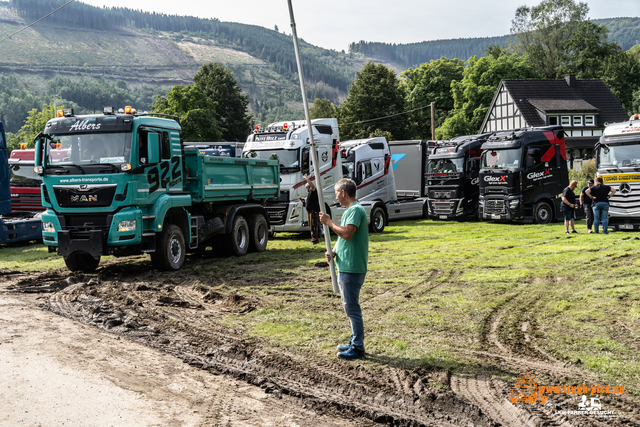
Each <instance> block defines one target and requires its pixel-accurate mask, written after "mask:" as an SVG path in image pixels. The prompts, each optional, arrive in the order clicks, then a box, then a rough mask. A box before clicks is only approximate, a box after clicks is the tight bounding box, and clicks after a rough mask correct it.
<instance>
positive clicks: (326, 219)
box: [318, 212, 331, 226]
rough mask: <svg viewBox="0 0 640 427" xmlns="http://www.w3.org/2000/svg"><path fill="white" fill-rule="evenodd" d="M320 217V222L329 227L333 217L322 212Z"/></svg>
mask: <svg viewBox="0 0 640 427" xmlns="http://www.w3.org/2000/svg"><path fill="white" fill-rule="evenodd" d="M318 215H319V216H320V222H321V223H322V224H324V225H327V226H328V225H329V223H330V222H331V217H330V216H329V215H327V214H326V213H322V212H320V213H319V214H318Z"/></svg>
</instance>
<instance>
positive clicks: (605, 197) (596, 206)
mask: <svg viewBox="0 0 640 427" xmlns="http://www.w3.org/2000/svg"><path fill="white" fill-rule="evenodd" d="M596 182H597V184H596V185H594V186H593V187H591V188H589V189H587V191H586V192H585V194H586V195H587V196H589V197H591V200H593V224H594V225H595V231H596V234H598V232H599V231H598V230H599V227H600V222H602V231H603V232H604V234H609V231H608V230H607V226H608V225H609V218H608V215H609V198H610V197H611V196H613V195H614V194H616V189H615V188H611V187H609V186H608V185H605V184H604V180H603V179H602V177H601V176H599V177H597V178H596Z"/></svg>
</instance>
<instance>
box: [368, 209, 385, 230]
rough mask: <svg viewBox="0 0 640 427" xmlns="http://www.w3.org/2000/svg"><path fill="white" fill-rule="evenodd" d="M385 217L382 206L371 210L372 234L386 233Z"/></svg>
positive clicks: (370, 225) (370, 226)
mask: <svg viewBox="0 0 640 427" xmlns="http://www.w3.org/2000/svg"><path fill="white" fill-rule="evenodd" d="M384 221H385V215H384V210H383V209H382V208H381V207H380V206H376V207H374V208H373V209H372V210H371V223H370V224H369V231H371V232H372V233H382V232H383V231H384Z"/></svg>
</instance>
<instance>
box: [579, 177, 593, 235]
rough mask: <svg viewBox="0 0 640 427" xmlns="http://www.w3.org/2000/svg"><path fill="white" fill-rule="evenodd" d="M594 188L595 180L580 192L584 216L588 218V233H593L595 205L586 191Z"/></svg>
mask: <svg viewBox="0 0 640 427" xmlns="http://www.w3.org/2000/svg"><path fill="white" fill-rule="evenodd" d="M591 187H593V180H592V179H590V180H589V181H587V186H586V187H582V190H581V191H580V204H581V205H582V207H583V208H584V214H585V216H586V218H587V233H593V230H592V229H591V227H593V203H591V197H589V196H587V194H586V191H587V190H588V189H589V188H591Z"/></svg>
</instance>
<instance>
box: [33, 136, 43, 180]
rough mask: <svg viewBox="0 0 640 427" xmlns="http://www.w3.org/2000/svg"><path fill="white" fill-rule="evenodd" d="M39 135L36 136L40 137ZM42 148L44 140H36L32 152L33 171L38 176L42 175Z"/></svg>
mask: <svg viewBox="0 0 640 427" xmlns="http://www.w3.org/2000/svg"><path fill="white" fill-rule="evenodd" d="M40 135H41V134H38V136H40ZM43 148H44V139H43V138H39V139H36V147H35V150H34V153H33V155H34V157H33V165H34V168H33V171H34V172H35V173H37V174H38V175H42V173H43V167H42V166H43V165H42V158H43V156H42V149H43Z"/></svg>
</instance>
